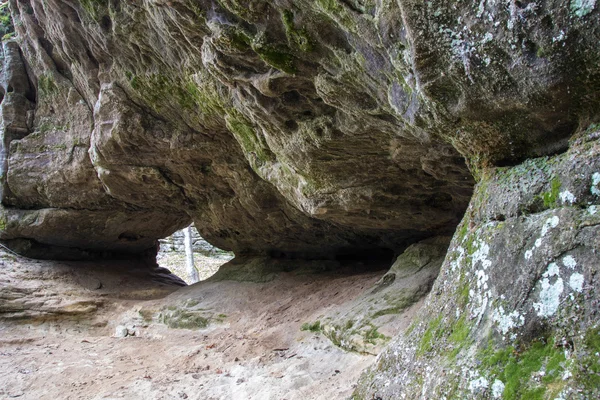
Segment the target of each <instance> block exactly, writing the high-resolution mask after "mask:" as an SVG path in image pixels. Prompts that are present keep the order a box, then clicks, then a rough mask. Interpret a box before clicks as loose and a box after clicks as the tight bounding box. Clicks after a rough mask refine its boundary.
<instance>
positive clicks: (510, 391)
mask: <svg viewBox="0 0 600 400" xmlns="http://www.w3.org/2000/svg"><path fill="white" fill-rule="evenodd" d="M479 359H480V360H481V368H482V370H483V371H485V373H486V374H487V375H489V376H492V377H495V378H496V379H499V380H501V381H502V382H503V383H504V392H503V393H502V398H503V399H507V400H513V399H531V400H542V399H544V398H554V397H555V396H556V395H558V393H559V392H560V390H561V389H562V386H563V385H561V384H556V383H557V382H558V381H560V380H561V376H562V373H563V372H564V368H565V361H566V358H565V353H564V350H563V349H562V348H559V347H557V346H555V343H554V339H549V340H545V339H538V340H534V341H533V342H531V343H529V344H528V345H527V346H523V347H521V348H516V347H513V346H508V347H506V348H504V349H501V350H497V351H494V350H493V347H492V346H491V345H490V346H489V347H488V348H487V349H486V350H484V351H483V352H482V353H481V355H480V357H479ZM540 371H543V373H542V374H539V376H540V378H541V379H538V380H536V379H532V377H533V375H534V374H535V373H538V372H540ZM559 383H560V382H559ZM547 392H548V393H547Z"/></svg>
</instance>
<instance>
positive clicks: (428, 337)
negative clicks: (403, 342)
mask: <svg viewBox="0 0 600 400" xmlns="http://www.w3.org/2000/svg"><path fill="white" fill-rule="evenodd" d="M443 334H444V330H443V326H442V316H441V315H440V316H438V317H437V318H435V319H433V320H431V321H429V324H428V325H427V329H426V330H425V332H424V333H423V336H421V341H420V342H419V346H418V348H417V356H423V355H424V354H425V353H429V352H430V351H431V350H433V346H434V344H435V342H436V341H438V340H440V339H441V338H442V336H443Z"/></svg>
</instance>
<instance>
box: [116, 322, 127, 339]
mask: <svg viewBox="0 0 600 400" xmlns="http://www.w3.org/2000/svg"><path fill="white" fill-rule="evenodd" d="M128 335H129V330H128V329H127V328H126V327H125V326H123V325H118V326H117V327H116V328H115V337H117V338H124V337H127V336H128Z"/></svg>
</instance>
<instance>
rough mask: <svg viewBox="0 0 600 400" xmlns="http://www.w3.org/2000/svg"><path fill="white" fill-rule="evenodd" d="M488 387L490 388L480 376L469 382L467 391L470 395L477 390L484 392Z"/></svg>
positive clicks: (486, 381)
mask: <svg viewBox="0 0 600 400" xmlns="http://www.w3.org/2000/svg"><path fill="white" fill-rule="evenodd" d="M488 386H490V383H489V382H488V380H487V379H485V378H484V377H483V376H480V377H479V378H477V379H473V380H472V381H471V382H469V390H470V391H471V392H472V393H475V392H477V391H479V390H485V389H487V388H488Z"/></svg>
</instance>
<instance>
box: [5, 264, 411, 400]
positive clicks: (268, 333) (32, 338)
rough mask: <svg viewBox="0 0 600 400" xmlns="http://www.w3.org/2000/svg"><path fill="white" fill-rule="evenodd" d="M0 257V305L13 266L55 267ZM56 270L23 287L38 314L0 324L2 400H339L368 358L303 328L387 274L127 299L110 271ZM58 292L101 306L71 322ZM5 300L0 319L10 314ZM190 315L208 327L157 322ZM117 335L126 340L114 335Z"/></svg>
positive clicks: (292, 276) (30, 269)
mask: <svg viewBox="0 0 600 400" xmlns="http://www.w3.org/2000/svg"><path fill="white" fill-rule="evenodd" d="M2 260H4V261H2V262H0V266H1V268H2V270H0V272H4V273H5V275H4V276H6V275H8V278H6V279H4V280H3V281H0V298H2V296H3V293H4V298H5V299H6V298H9V297H10V296H13V294H11V293H20V291H22V290H21V289H19V287H16V286H10V285H17V284H20V282H23V279H24V278H23V276H19V275H18V273H19V271H23V270H24V269H27V273H28V274H29V275H28V276H30V275H31V274H32V273H33V274H40V273H41V272H36V271H38V270H39V271H46V270H48V268H51V269H52V268H55V266H53V265H52V264H51V263H49V262H36V264H35V265H31V264H28V262H27V261H23V260H17V259H15V258H14V257H13V258H11V257H7V256H6V255H5V256H4V258H3V259H2ZM36 268H37V269H36ZM61 268H63V269H59V270H60V271H61V272H60V273H53V275H52V276H51V277H50V278H48V277H46V278H45V280H44V281H42V283H40V282H33V283H31V282H30V283H28V285H29V286H30V287H38V288H46V289H43V290H42V289H39V290H37V291H33V292H32V293H29V294H28V296H30V297H31V298H40V297H42V298H43V297H44V296H46V297H47V298H48V299H49V300H48V301H46V303H45V304H44V305H43V306H39V307H38V309H39V310H42V311H43V312H42V311H39V310H38V311H39V312H40V314H39V315H38V314H35V315H34V317H30V318H29V319H27V318H24V319H23V318H22V317H19V318H21V319H14V318H12V319H11V318H9V319H6V318H5V319H0V399H5V398H6V399H9V398H19V399H203V400H208V399H265V400H268V399H277V400H282V399H287V400H292V399H345V398H348V396H349V395H350V394H351V393H352V390H353V384H354V383H355V382H356V381H357V379H358V377H359V376H360V374H361V372H362V371H363V370H364V368H366V367H367V366H368V365H370V364H371V363H372V362H373V361H374V359H375V357H374V356H373V355H366V354H357V353H352V352H346V351H343V350H341V349H339V348H338V347H336V346H334V345H333V344H332V343H331V342H330V341H329V340H328V339H327V338H325V337H324V336H322V335H321V334H320V333H318V332H317V333H313V332H310V331H306V330H304V331H303V330H301V326H302V324H303V323H306V322H309V321H315V320H318V319H319V318H321V317H323V316H324V315H326V314H327V313H329V312H331V311H332V310H335V309H336V307H339V306H340V305H343V304H345V303H347V302H349V301H352V300H353V299H355V298H356V297H357V296H359V295H360V294H361V293H363V292H364V291H365V290H366V289H368V288H370V287H372V286H373V285H374V283H375V282H377V281H378V280H379V279H380V277H381V276H382V275H383V274H384V273H385V270H379V271H370V272H369V271H365V272H357V271H351V272H336V273H328V272H325V273H320V274H298V273H294V272H281V273H278V274H276V276H275V277H274V278H273V279H271V280H270V281H268V282H247V281H246V282H239V281H232V280H222V281H210V280H209V281H204V282H200V283H198V284H195V285H192V286H187V287H183V288H180V289H178V290H176V291H174V290H175V288H168V289H164V288H163V289H164V291H163V292H161V291H155V292H148V291H147V290H145V291H144V290H142V291H138V292H136V293H138V298H137V299H135V298H133V299H132V297H135V296H123V295H122V294H123V293H122V292H119V290H120V289H119V288H123V287H126V286H123V285H124V283H123V282H134V281H133V280H123V279H122V280H121V281H115V280H114V279H115V278H114V276H113V275H110V274H112V273H113V272H110V271H112V270H110V269H107V268H98V269H93V268H87V269H85V270H84V269H82V268H80V266H75V267H74V266H73V265H71V264H67V265H63V266H61ZM54 270H55V269H52V271H54ZM82 271H85V276H86V277H87V278H86V280H85V281H86V282H88V281H90V280H92V281H93V282H96V281H95V280H98V281H99V282H100V284H97V283H94V284H93V285H92V286H93V287H90V286H89V285H87V287H81V284H80V282H81V279H80V278H78V277H79V275H78V274H83V272H82ZM107 271H109V272H110V273H109V272H107ZM11 273H12V275H11ZM15 274H17V275H15ZM107 274H108V275H107ZM73 277H75V278H73ZM120 279H121V278H120ZM137 279H138V280H140V278H139V277H138V278H137ZM57 281H60V282H61V285H62V286H61V289H60V290H61V293H67V294H66V295H60V296H58V297H60V298H59V299H56V298H53V297H51V295H50V294H48V289H47V288H48V287H49V286H51V285H50V283H56V282H57ZM65 282H67V283H65ZM77 282H79V283H77ZM135 282H137V281H135ZM130 284H131V283H130ZM1 285H4V292H2V286H1ZM17 286H18V285H17ZM168 292H171V294H169V295H167V293H168ZM6 293H9V295H6ZM119 293H121V294H120V295H119ZM53 295H56V293H54V294H53ZM36 296H37V297H36ZM48 296H50V297H48ZM68 296H73V298H78V299H79V298H83V300H81V301H82V302H84V301H87V302H89V299H87V300H86V298H89V297H93V298H100V299H101V303H98V304H99V305H98V307H97V308H96V309H94V310H91V311H89V312H88V310H86V311H85V312H83V311H82V313H81V314H76V315H70V314H68V313H69V312H70V311H65V310H72V307H73V306H72V304H73V301H74V300H73V299H70V300H68V301H70V303H68V302H67V300H66V299H65V297H68ZM86 296H87V297H86ZM144 296H146V298H148V297H149V298H152V299H150V300H148V299H143V297H144ZM163 296H165V297H163ZM13 297H14V296H13ZM55 297H56V296H55ZM140 297H141V298H140ZM157 297H161V298H157ZM10 301H11V302H13V301H14V300H10ZM28 301H29V300H28ZM9 303H10V302H9ZM6 304H8V303H6V302H5V303H4V314H2V313H0V318H1V317H2V315H5V316H6V315H9V316H10V315H12V314H10V312H11V311H10V310H9V311H8V312H7V311H6V309H7V307H8V306H6ZM10 304H12V303H10ZM27 304H30V303H27ZM57 304H58V305H57ZM77 304H83V303H81V302H80V303H77ZM86 304H87V303H86ZM0 305H2V304H0ZM62 306H64V307H62ZM418 306H419V305H415V306H413V307H412V308H411V310H409V311H408V312H407V313H405V314H404V315H403V316H402V317H401V318H403V321H405V323H403V324H401V326H399V327H398V329H404V328H405V327H406V326H407V325H408V321H410V317H411V315H412V313H413V312H414V310H416V309H417V308H418ZM44 307H45V308H44ZM52 307H54V308H52ZM60 307H62V308H60ZM186 307H188V308H186ZM8 308H10V307H8ZM57 309H59V310H60V312H58V311H56V310H57ZM79 309H81V308H79ZM188 309H190V310H191V309H193V310H194V311H193V312H196V313H201V314H202V315H204V316H206V318H207V321H208V326H207V327H204V328H202V327H199V328H195V329H174V328H170V327H168V326H167V325H165V324H163V323H161V321H162V322H164V316H165V315H167V314H169V313H170V314H173V315H175V314H177V313H178V312H179V310H183V311H184V312H188ZM48 310H51V311H52V312H53V313H54V314H51V313H50V311H48ZM0 312H2V307H0ZM14 315H17V314H14ZM19 315H21V314H19ZM48 315H50V316H48ZM177 315H179V314H177ZM194 315H195V314H194ZM126 328H129V334H134V335H135V336H126V337H116V336H118V335H121V336H122V335H123V333H122V331H123V329H126ZM119 332H121V333H119Z"/></svg>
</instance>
